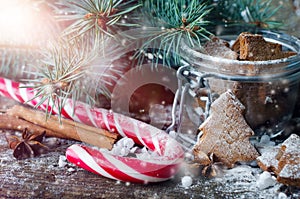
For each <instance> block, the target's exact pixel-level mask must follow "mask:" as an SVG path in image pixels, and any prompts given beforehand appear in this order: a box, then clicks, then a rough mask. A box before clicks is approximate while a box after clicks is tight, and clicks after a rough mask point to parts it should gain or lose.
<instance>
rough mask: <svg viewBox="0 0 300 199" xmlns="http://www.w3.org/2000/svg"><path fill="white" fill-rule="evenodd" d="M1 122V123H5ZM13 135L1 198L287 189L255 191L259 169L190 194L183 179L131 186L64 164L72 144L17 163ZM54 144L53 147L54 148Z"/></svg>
mask: <svg viewBox="0 0 300 199" xmlns="http://www.w3.org/2000/svg"><path fill="white" fill-rule="evenodd" d="M13 104H14V102H13V101H11V100H7V99H3V98H2V99H1V97H0V105H1V106H0V108H1V109H3V108H7V107H10V106H12V105H13ZM0 122H1V121H0ZM5 133H7V131H1V133H0V199H1V198H153V199H156V198H182V199H184V198H204V197H205V198H241V197H244V198H265V197H266V198H267V197H276V195H277V194H278V191H277V190H280V189H282V185H276V186H275V187H274V188H272V189H266V190H259V189H258V188H257V187H256V188H255V183H256V179H255V176H254V175H253V173H259V172H261V171H260V170H259V169H258V168H251V169H249V173H247V172H241V173H240V174H239V175H242V177H241V176H239V175H236V176H235V177H230V178H228V177H220V178H215V179H206V178H204V177H194V178H193V180H194V182H193V185H192V186H191V187H189V188H188V189H186V188H183V187H182V186H181V177H182V176H183V175H184V173H183V172H182V173H180V174H178V176H176V177H175V178H174V179H172V180H169V181H167V182H162V183H158V184H148V185H141V184H130V183H124V182H116V181H114V180H110V179H107V178H104V177H101V176H98V175H95V174H92V173H90V172H87V171H85V170H83V169H80V168H78V167H76V166H74V165H72V164H70V163H68V164H67V165H66V166H64V167H60V166H59V164H58V160H59V156H60V155H64V154H65V150H66V148H67V147H68V146H70V145H71V144H73V143H74V141H70V140H62V139H57V138H55V139H54V138H47V139H46V142H47V144H48V145H50V146H51V149H50V150H49V152H48V153H46V154H43V155H41V156H39V157H36V158H31V159H26V160H16V159H15V158H14V157H13V155H12V150H11V149H9V148H8V145H7V141H6V138H5ZM49 143H51V144H49ZM299 195H300V193H299Z"/></svg>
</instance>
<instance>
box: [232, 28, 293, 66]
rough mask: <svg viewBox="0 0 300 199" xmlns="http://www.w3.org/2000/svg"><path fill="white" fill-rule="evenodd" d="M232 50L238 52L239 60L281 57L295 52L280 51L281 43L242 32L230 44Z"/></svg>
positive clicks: (261, 59) (264, 59)
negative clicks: (231, 44)
mask: <svg viewBox="0 0 300 199" xmlns="http://www.w3.org/2000/svg"><path fill="white" fill-rule="evenodd" d="M232 50H233V51H235V52H236V53H238V54H239V59H240V60H247V61H266V60H274V59H282V58H286V57H289V56H292V55H295V54H296V53H295V52H292V51H287V52H284V51H282V45H281V44H278V43H272V42H268V41H266V40H265V39H264V38H263V36H262V35H258V34H251V33H248V32H243V33H241V34H240V35H239V37H238V38H237V40H236V41H235V43H234V44H233V46H232Z"/></svg>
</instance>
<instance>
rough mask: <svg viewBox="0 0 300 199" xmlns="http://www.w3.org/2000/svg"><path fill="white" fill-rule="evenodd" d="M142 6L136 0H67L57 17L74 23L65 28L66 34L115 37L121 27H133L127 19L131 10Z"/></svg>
mask: <svg viewBox="0 0 300 199" xmlns="http://www.w3.org/2000/svg"><path fill="white" fill-rule="evenodd" d="M138 7H140V4H136V3H135V1H134V0H129V1H123V0H83V1H76V2H75V1H71V0H66V2H64V4H63V5H62V6H61V8H62V9H60V10H59V13H63V14H61V15H58V16H57V18H58V19H59V20H63V21H71V22H72V24H71V25H70V26H68V27H67V28H66V29H65V30H64V36H70V35H71V36H72V38H76V37H79V36H82V35H88V36H89V37H91V38H93V37H100V38H103V37H105V36H109V37H113V36H114V34H115V33H116V32H118V31H119V30H120V27H122V26H123V27H126V26H127V27H132V26H135V24H131V23H130V22H127V21H126V20H125V17H124V16H127V14H129V13H130V12H132V11H134V10H135V9H137V8H138Z"/></svg>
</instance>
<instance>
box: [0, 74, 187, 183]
mask: <svg viewBox="0 0 300 199" xmlns="http://www.w3.org/2000/svg"><path fill="white" fill-rule="evenodd" d="M0 95H2V96H6V97H9V98H12V99H14V100H16V101H18V102H21V103H24V102H25V101H28V100H29V99H31V98H32V97H33V96H34V93H33V90H32V89H31V88H25V87H24V85H22V84H20V83H18V82H13V81H11V80H8V79H4V78H0ZM37 103H38V99H34V100H32V101H29V105H31V106H35V105H36V104H37ZM46 107H47V106H46V104H42V105H40V106H39V108H40V109H42V110H46ZM73 111H74V112H73ZM56 112H57V111H56ZM61 112H62V116H64V117H66V118H70V119H73V120H75V121H78V122H82V123H85V124H87V125H93V126H95V127H98V128H103V129H107V130H109V131H113V132H116V133H119V134H120V135H121V136H123V137H129V138H132V139H133V140H134V142H135V143H136V144H139V145H142V146H145V147H147V148H148V149H149V150H151V151H153V153H155V154H157V155H158V156H157V157H152V158H153V159H151V160H148V159H146V160H143V159H139V158H133V157H120V156H116V155H112V154H111V153H109V152H105V151H101V150H96V149H93V148H90V147H87V146H82V145H72V146H70V147H69V148H68V149H67V151H66V156H67V159H68V160H69V161H70V162H72V163H74V164H75V165H77V166H79V167H82V168H83V169H86V170H88V171H91V172H93V173H96V174H99V175H102V176H104V177H107V178H111V179H115V180H121V181H128V182H138V183H148V182H160V181H165V180H167V179H170V178H172V177H173V176H174V175H175V174H176V173H177V172H178V170H179V167H180V165H181V163H182V161H183V156H184V152H183V150H182V148H181V146H180V145H179V143H178V142H176V140H174V139H173V138H171V137H170V136H169V135H168V134H166V133H165V132H164V131H162V130H160V129H157V128H155V127H153V126H151V125H149V124H146V123H143V122H141V121H138V120H135V119H133V118H130V117H127V116H124V115H121V114H118V113H114V112H112V111H109V110H106V109H101V108H91V107H90V106H89V105H88V104H85V103H82V102H76V103H75V104H74V103H73V101H72V100H71V99H68V100H67V103H66V105H65V107H64V108H63V110H62V111H61ZM54 113H55V110H54Z"/></svg>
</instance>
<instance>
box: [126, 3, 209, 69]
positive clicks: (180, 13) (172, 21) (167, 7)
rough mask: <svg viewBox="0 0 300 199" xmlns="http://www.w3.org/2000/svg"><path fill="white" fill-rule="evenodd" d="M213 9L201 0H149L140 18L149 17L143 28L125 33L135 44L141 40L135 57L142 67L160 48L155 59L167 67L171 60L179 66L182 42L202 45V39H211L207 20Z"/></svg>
mask: <svg viewBox="0 0 300 199" xmlns="http://www.w3.org/2000/svg"><path fill="white" fill-rule="evenodd" d="M210 10H211V6H209V5H207V4H206V3H205V2H204V1H198V0H175V1H164V0H146V1H144V3H143V8H142V10H141V15H145V16H147V18H146V20H147V21H143V23H144V26H143V28H142V29H137V30H135V31H131V32H130V33H128V32H126V35H125V36H127V35H130V36H131V39H133V40H134V41H135V42H136V41H137V40H138V41H140V40H142V41H140V43H139V44H138V45H140V46H137V48H138V49H140V51H138V53H137V54H136V57H137V58H138V60H139V63H140V64H141V63H142V62H143V59H144V58H143V57H144V55H145V54H144V53H145V52H146V51H148V49H157V50H156V55H155V56H157V57H162V59H163V64H164V65H169V62H168V60H170V58H171V57H173V58H174V59H175V60H176V62H177V63H179V61H180V57H179V51H180V49H179V47H180V43H181V41H182V40H186V41H187V42H188V43H189V44H190V45H191V46H201V41H202V40H203V39H209V35H210V32H209V31H207V30H206V28H205V26H207V25H208V24H209V22H208V21H206V20H205V17H206V16H207V15H208V14H209V12H210ZM155 62H156V63H157V59H155ZM156 63H155V64H156Z"/></svg>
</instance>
